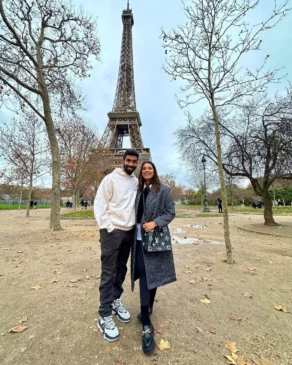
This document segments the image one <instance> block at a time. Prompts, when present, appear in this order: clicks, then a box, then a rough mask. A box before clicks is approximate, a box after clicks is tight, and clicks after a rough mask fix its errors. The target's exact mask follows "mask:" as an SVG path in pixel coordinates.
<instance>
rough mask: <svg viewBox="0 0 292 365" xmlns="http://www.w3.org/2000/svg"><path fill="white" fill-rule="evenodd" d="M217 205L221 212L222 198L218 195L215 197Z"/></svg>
mask: <svg viewBox="0 0 292 365" xmlns="http://www.w3.org/2000/svg"><path fill="white" fill-rule="evenodd" d="M217 205H218V209H219V213H223V212H222V199H221V198H220V197H218V199H217Z"/></svg>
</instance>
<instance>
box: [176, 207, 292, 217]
mask: <svg viewBox="0 0 292 365" xmlns="http://www.w3.org/2000/svg"><path fill="white" fill-rule="evenodd" d="M209 208H210V209H211V211H212V212H211V213H203V209H204V207H203V206H201V205H182V204H178V205H176V210H177V211H178V212H179V211H180V210H184V211H185V212H184V213H183V214H187V212H186V211H188V210H190V211H196V212H198V214H196V215H197V217H200V216H201V214H206V216H209V217H212V216H214V215H213V214H215V212H218V207H217V206H209ZM214 211H215V212H214ZM228 212H229V213H232V214H233V213H234V214H258V215H263V214H264V208H261V209H254V208H253V207H242V206H234V207H228ZM273 213H274V215H292V206H291V205H289V206H286V207H282V206H280V207H278V206H276V207H274V208H273ZM178 214H179V213H178ZM202 216H205V215H202ZM215 217H219V213H218V214H217V215H215Z"/></svg>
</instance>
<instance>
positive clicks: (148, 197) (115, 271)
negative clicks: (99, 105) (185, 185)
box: [94, 150, 176, 354]
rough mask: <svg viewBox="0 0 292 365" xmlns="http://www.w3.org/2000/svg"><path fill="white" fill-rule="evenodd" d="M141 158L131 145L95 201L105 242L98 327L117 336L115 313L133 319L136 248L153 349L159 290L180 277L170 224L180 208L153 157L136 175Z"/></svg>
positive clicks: (148, 348)
mask: <svg viewBox="0 0 292 365" xmlns="http://www.w3.org/2000/svg"><path fill="white" fill-rule="evenodd" d="M138 159H139V154H138V152H137V151H135V150H126V151H125V153H124V156H123V168H116V169H115V170H114V171H113V172H112V173H110V174H109V175H107V176H106V177H105V178H104V179H103V181H102V182H101V184H100V186H99V188H98V191H97V194H96V198H95V201H94V215H95V218H96V221H97V224H98V226H99V228H100V243H101V279H100V287H99V292H100V306H99V315H100V318H99V320H98V328H99V329H100V331H101V332H102V333H103V335H104V338H105V339H106V340H108V341H116V340H118V339H119V337H120V334H119V330H118V328H117V326H116V324H115V322H114V319H113V317H112V314H116V315H117V318H118V319H119V320H120V321H121V322H124V323H127V322H130V320H131V316H130V313H129V312H128V311H127V309H126V308H125V307H124V306H123V304H122V301H121V295H122V293H123V288H122V285H123V282H124V280H125V276H126V273H127V261H128V258H129V255H130V252H131V281H132V291H133V290H134V281H135V280H137V279H139V284H140V285H139V286H140V310H141V312H140V313H139V314H138V316H137V318H138V320H140V321H141V322H142V349H143V351H144V353H145V354H150V353H151V352H153V350H154V349H155V341H154V337H153V336H154V327H153V325H152V323H151V321H150V315H151V314H152V310H153V303H154V298H155V295H156V290H157V288H158V287H159V286H162V285H165V284H168V283H171V282H173V281H175V280H176V275H175V269H174V261H173V255H172V251H171V243H170V235H169V229H168V224H169V223H170V222H171V221H172V220H173V219H174V217H175V209H174V202H173V199H172V196H171V193H170V190H169V188H168V187H166V186H165V185H162V184H161V183H160V180H159V177H158V174H157V170H156V167H155V165H154V164H153V163H152V162H150V161H145V162H143V163H142V166H141V171H140V174H139V179H137V178H136V177H135V175H134V171H135V170H136V168H137V165H138ZM155 235H156V236H155ZM162 239H164V241H165V242H168V243H169V245H165V242H161V240H162ZM153 240H154V241H155V242H156V243H157V244H156V246H155V244H154V245H153V242H154V241H153ZM152 241H153V242H152ZM155 242H154V243H155ZM155 247H156V248H155ZM157 247H158V249H157Z"/></svg>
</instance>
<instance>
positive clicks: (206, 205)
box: [201, 155, 210, 213]
mask: <svg viewBox="0 0 292 365" xmlns="http://www.w3.org/2000/svg"><path fill="white" fill-rule="evenodd" d="M201 162H202V164H203V169H204V187H205V189H204V190H205V191H204V210H203V212H204V213H210V209H209V206H208V198H207V185H206V162H207V160H206V158H205V156H204V155H203V158H202V161H201Z"/></svg>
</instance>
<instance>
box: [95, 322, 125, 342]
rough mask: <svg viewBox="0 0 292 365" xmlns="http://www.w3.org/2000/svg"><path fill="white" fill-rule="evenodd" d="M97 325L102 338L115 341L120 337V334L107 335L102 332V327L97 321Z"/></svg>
mask: <svg viewBox="0 0 292 365" xmlns="http://www.w3.org/2000/svg"><path fill="white" fill-rule="evenodd" d="M97 327H98V328H99V330H100V332H101V333H102V334H103V338H104V339H105V340H107V341H109V342H115V341H117V340H118V339H119V338H120V335H118V336H117V337H107V335H106V334H105V333H104V331H103V329H102V328H101V327H100V325H99V323H97Z"/></svg>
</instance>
